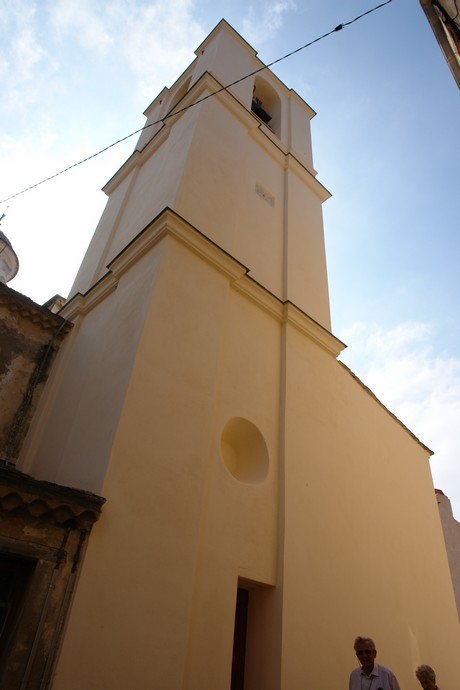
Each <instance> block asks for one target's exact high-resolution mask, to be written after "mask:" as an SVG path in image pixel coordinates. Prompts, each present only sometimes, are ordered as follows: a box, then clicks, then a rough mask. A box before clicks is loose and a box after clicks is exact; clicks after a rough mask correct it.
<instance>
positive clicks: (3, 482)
mask: <svg viewBox="0 0 460 690" xmlns="http://www.w3.org/2000/svg"><path fill="white" fill-rule="evenodd" d="M104 503H105V498H102V497H101V496H96V495H95V494H91V493H89V492H87V491H80V490H78V489H71V488H69V487H65V486H60V485H58V484H52V483H51V482H46V481H41V480H38V479H34V478H33V477H30V476H29V475H27V474H23V473H22V472H19V471H18V470H16V469H11V468H8V467H1V466H0V513H2V512H3V513H9V514H11V515H15V514H16V515H19V514H22V515H24V514H26V515H27V516H28V517H30V518H34V519H36V520H47V521H51V522H52V523H54V524H56V525H64V524H69V523H72V524H73V526H74V527H75V528H78V529H90V528H91V526H92V525H93V523H94V522H96V520H98V518H99V515H100V513H101V509H102V506H103V504H104Z"/></svg>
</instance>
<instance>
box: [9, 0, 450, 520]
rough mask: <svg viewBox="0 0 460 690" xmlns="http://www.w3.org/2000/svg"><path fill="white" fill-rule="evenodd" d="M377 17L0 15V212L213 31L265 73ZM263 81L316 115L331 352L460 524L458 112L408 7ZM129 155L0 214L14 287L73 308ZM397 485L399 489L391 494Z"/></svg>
mask: <svg viewBox="0 0 460 690" xmlns="http://www.w3.org/2000/svg"><path fill="white" fill-rule="evenodd" d="M377 4H378V2H377V1H375V2H371V0H348V1H346V0H279V1H273V0H264V1H262V0H254V1H253V2H249V3H248V2H240V1H239V0H237V1H234V2H232V3H227V2H226V3H224V2H221V1H220V0H213V2H210V1H208V0H195V1H193V0H170V2H169V3H164V2H148V1H144V2H142V1H140V0H111V1H110V2H103V1H99V2H98V1H97V0H52V1H51V0H36V1H33V0H1V3H0V7H1V12H0V29H1V36H2V41H1V44H0V79H1V83H2V96H1V100H0V126H1V131H2V137H1V140H0V198H1V199H4V198H6V197H8V196H9V195H10V194H14V193H16V192H17V191H20V190H21V189H23V188H25V187H27V186H29V185H31V184H34V183H35V182H37V181H39V180H40V179H42V178H44V177H46V176H48V175H51V174H53V173H55V172H57V171H58V170H61V169H62V168H65V167H67V166H68V165H70V164H72V163H74V162H76V161H78V160H81V159H82V158H85V157H86V156H89V155H91V154H92V153H94V152H96V151H98V150H100V149H102V148H104V147H105V146H107V145H109V144H110V143H111V142H113V141H115V140H117V139H119V138H121V137H123V136H125V135H126V134H129V133H130V132H132V131H134V130H136V129H138V128H139V127H141V126H142V125H143V123H144V118H143V116H142V112H143V110H144V109H145V108H146V107H147V105H148V104H149V103H150V102H151V101H152V100H153V98H154V97H155V96H156V94H157V93H158V92H159V91H160V90H161V89H162V88H163V86H169V85H171V84H172V83H173V82H174V81H175V79H176V78H177V77H178V76H179V75H180V74H181V72H182V71H183V70H184V69H185V67H186V66H187V65H188V64H189V63H190V62H191V61H192V59H193V57H194V55H193V51H194V50H195V48H196V47H197V46H198V45H199V43H200V42H201V41H202V39H203V38H204V37H205V36H206V35H207V34H208V33H209V32H210V31H211V29H212V28H213V27H214V26H215V25H216V24H217V23H218V21H219V20H220V19H221V18H222V17H224V18H225V19H227V21H229V23H230V24H232V25H233V26H234V28H235V29H236V30H237V31H239V32H240V33H241V34H242V35H243V37H244V38H246V40H247V41H248V42H249V43H250V44H251V45H253V46H254V48H255V49H256V50H257V51H258V54H259V57H260V58H261V59H262V60H263V61H264V62H266V63H268V62H271V61H273V60H275V59H277V58H279V57H281V56H283V55H285V54H286V53H289V52H290V51H292V50H294V49H295V48H298V47H299V46H302V45H304V44H305V43H307V42H309V41H311V40H313V39H315V38H316V37H318V36H320V35H322V34H324V33H326V32H328V31H330V30H331V29H332V28H334V27H335V26H336V25H337V24H339V23H342V22H347V21H349V20H351V19H353V18H354V17H356V16H357V15H359V14H361V13H363V12H365V11H367V10H369V9H371V8H372V7H374V6H375V5H377ZM273 70H274V71H275V73H276V74H277V75H278V76H279V77H280V78H281V79H282V80H283V81H284V82H285V83H286V84H287V85H288V86H289V87H292V88H294V89H295V90H296V91H297V92H298V93H299V95H300V96H301V97H302V98H304V100H306V101H307V102H308V103H309V104H310V106H311V107H312V108H313V109H314V110H315V111H316V112H317V113H318V114H317V116H316V117H315V118H314V120H313V123H312V134H313V152H314V163H315V167H316V169H317V170H318V177H319V179H320V180H321V182H322V183H323V184H324V185H325V186H326V187H327V188H328V189H329V190H330V191H331V192H332V194H333V196H332V198H331V199H330V200H329V201H327V202H326V203H325V204H324V207H323V208H324V223H325V236H326V246H327V258H328V270H329V282H330V296H331V311H332V323H333V331H334V333H335V335H337V336H338V337H339V338H341V339H342V340H343V341H344V342H345V343H347V344H348V349H347V350H346V351H345V353H344V354H343V356H342V359H343V361H344V362H345V363H346V364H347V365H348V366H350V367H351V368H352V369H353V371H355V372H356V374H357V375H358V376H359V377H360V378H362V379H363V381H364V382H365V383H366V385H368V386H369V387H370V388H371V389H372V390H373V391H374V392H375V394H376V395H377V396H378V397H379V398H380V399H381V400H382V402H384V404H385V405H387V406H388V407H389V408H390V409H391V410H392V411H393V412H394V413H395V414H396V415H397V416H398V417H399V418H400V419H401V420H402V421H403V422H404V423H405V424H407V425H408V426H409V428H411V430H412V431H413V432H414V433H415V434H416V435H417V436H418V437H419V438H420V439H421V440H422V441H423V442H424V443H425V444H426V445H428V446H429V447H430V448H432V449H433V450H434V451H435V455H434V456H433V459H432V461H431V467H432V472H433V477H434V482H435V485H436V486H437V487H438V488H440V489H442V490H443V491H444V493H446V494H447V495H448V496H449V498H450V499H451V501H452V506H453V510H454V515H455V516H456V517H457V519H460V475H459V460H460V326H459V319H458V311H459V294H460V290H459V288H460V271H459V268H458V267H459V263H460V261H459V260H460V243H459V239H458V230H459V221H458V215H459V214H458V210H457V207H458V199H459V191H458V190H459V176H458V157H459V152H460V128H459V126H458V123H459V122H460V102H459V93H458V88H457V86H456V84H455V82H454V80H453V78H452V76H451V74H450V71H449V69H448V67H447V65H446V63H445V61H444V59H443V56H442V54H441V51H440V49H439V47H438V45H437V43H436V41H435V38H434V36H433V33H432V31H431V29H430V27H429V25H428V22H427V20H426V17H425V15H424V13H423V11H422V9H421V7H420V5H419V2H418V0H393V1H392V2H391V3H390V4H388V5H387V6H385V7H382V8H381V9H379V10H377V11H376V12H374V13H373V14H371V15H369V16H367V17H365V18H363V19H361V20H360V21H358V22H356V23H354V24H352V25H351V26H349V27H347V28H345V29H343V30H342V31H340V32H337V33H334V34H333V35H332V36H330V37H328V38H326V39H325V40H323V41H321V42H319V43H317V44H315V45H314V46H312V47H310V48H307V49H305V50H303V51H301V52H299V53H298V54H296V55H294V56H292V57H291V58H288V59H286V60H284V61H283V62H280V63H279V64H277V65H276V66H275V67H274V68H273ZM136 139H137V137H133V138H132V139H130V140H128V141H127V142H124V143H123V144H120V145H118V146H116V147H114V148H112V149H110V150H109V151H107V152H106V153H105V154H103V155H101V156H99V157H97V158H95V159H93V160H92V161H90V162H88V163H87V164H85V165H82V166H80V167H77V168H75V169H74V170H72V171H70V172H68V173H66V174H65V175H62V176H60V177H58V178H56V179H55V180H53V181H51V182H48V183H46V184H44V185H41V186H39V187H37V188H36V189H34V190H32V191H30V192H27V193H26V194H24V195H21V196H18V197H17V198H15V199H12V200H11V201H9V202H6V203H3V204H0V214H1V213H2V212H4V213H6V218H5V219H4V220H3V223H2V230H3V231H4V232H5V234H6V235H7V236H8V238H9V239H10V240H11V242H12V243H13V246H14V248H15V250H16V252H17V254H18V256H19V260H20V271H19V274H18V276H17V278H16V279H15V280H14V281H12V282H11V283H10V285H11V287H13V288H14V289H16V290H18V291H20V292H23V293H24V294H26V295H28V296H30V297H32V298H33V299H35V300H36V301H37V302H40V303H41V302H44V301H45V300H47V299H48V298H49V297H51V296H52V295H54V294H56V293H60V294H62V295H64V296H65V295H66V294H67V293H68V291H69V289H70V286H71V284H72V282H73V278H74V275H75V273H76V271H77V268H78V266H79V263H80V261H81V259H82V256H83V254H84V251H85V249H86V247H87V244H88V242H89V240H90V238H91V236H92V233H93V231H94V228H95V226H96V224H97V221H98V218H99V216H100V214H101V212H102V209H103V206H104V204H105V199H106V197H105V195H104V194H103V193H102V192H101V191H100V189H101V187H102V186H103V185H104V183H105V182H106V181H107V180H108V179H109V178H110V177H111V175H112V174H113V172H114V171H115V170H116V169H117V168H118V167H119V166H120V165H121V164H122V163H123V161H124V160H125V159H126V158H127V156H128V155H129V153H130V152H131V150H132V149H133V147H134V145H135V143H136ZM395 481H397V477H395Z"/></svg>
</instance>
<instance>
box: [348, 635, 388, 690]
mask: <svg viewBox="0 0 460 690" xmlns="http://www.w3.org/2000/svg"><path fill="white" fill-rule="evenodd" d="M353 646H354V650H355V653H356V656H357V657H358V661H359V668H355V670H354V671H352V672H351V674H350V685H349V690H400V687H399V684H398V681H397V680H396V676H395V675H394V673H393V672H392V671H390V669H389V668H386V667H385V666H380V664H377V662H376V661H375V657H376V656H377V649H376V648H375V644H374V641H373V640H371V638H370V637H357V638H356V640H355V643H354V645H353Z"/></svg>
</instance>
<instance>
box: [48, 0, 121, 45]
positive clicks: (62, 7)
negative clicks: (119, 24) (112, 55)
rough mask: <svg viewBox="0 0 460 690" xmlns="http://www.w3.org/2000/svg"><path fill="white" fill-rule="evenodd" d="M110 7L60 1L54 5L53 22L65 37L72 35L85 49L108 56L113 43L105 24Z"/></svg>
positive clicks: (88, 2) (68, 0)
mask: <svg viewBox="0 0 460 690" xmlns="http://www.w3.org/2000/svg"><path fill="white" fill-rule="evenodd" d="M109 7H110V3H107V5H106V6H105V7H104V6H102V8H101V7H100V6H98V5H97V4H95V3H94V2H91V1H90V0H78V2H75V0H59V1H58V2H56V3H54V4H53V5H52V9H51V21H52V23H53V24H54V26H55V28H56V30H57V31H58V32H60V33H61V34H62V36H63V37H64V36H65V35H66V34H71V36H72V38H73V40H75V41H76V42H78V43H81V44H82V45H83V46H84V47H86V48H90V49H93V50H96V51H97V52H99V53H102V54H106V53H107V51H108V49H109V47H110V45H111V43H112V38H111V36H110V34H109V32H108V31H107V28H106V25H105V22H104V12H106V11H107V10H108V8H109ZM100 9H102V12H100ZM98 11H99V12H100V14H102V16H99V15H98Z"/></svg>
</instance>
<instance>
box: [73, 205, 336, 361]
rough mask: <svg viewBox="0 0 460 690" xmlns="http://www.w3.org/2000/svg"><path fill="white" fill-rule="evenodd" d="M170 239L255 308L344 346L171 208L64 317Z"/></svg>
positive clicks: (88, 304) (323, 342) (83, 309)
mask: <svg viewBox="0 0 460 690" xmlns="http://www.w3.org/2000/svg"><path fill="white" fill-rule="evenodd" d="M168 237H170V238H172V239H174V240H176V241H178V242H180V243H181V244H182V245H184V246H186V247H187V248H188V249H189V250H190V251H192V252H194V253H195V254H196V255H197V256H199V257H200V258H201V259H202V260H204V261H206V262H207V263H209V264H210V265H212V266H213V267H214V268H215V269H216V270H217V271H219V272H221V273H223V274H224V275H226V276H227V278H228V279H229V281H230V284H231V287H232V288H233V289H234V290H237V291H238V292H240V293H241V294H244V295H245V297H247V299H250V300H251V301H252V302H253V303H255V304H257V306H258V307H260V308H261V309H263V310H264V311H266V312H267V313H269V314H270V315H271V316H272V317H273V318H275V319H276V320H278V321H279V322H280V323H288V324H290V325H292V326H294V327H295V328H297V329H298V330H299V331H301V332H302V333H303V334H304V335H306V336H307V337H308V338H309V339H310V340H312V341H314V342H315V343H316V344H318V345H320V346H321V347H322V348H323V349H324V350H326V351H327V352H329V353H330V354H332V355H333V356H334V357H337V356H338V355H339V353H340V352H341V351H342V350H343V349H344V348H345V347H346V346H345V345H344V343H342V342H341V341H340V340H338V339H337V338H336V337H335V336H333V335H332V334H331V333H330V332H329V331H327V330H326V329H325V328H323V326H321V325H320V324H319V323H317V322H316V321H315V320H314V319H312V318H311V317H310V316H308V315H307V314H305V313H304V312H303V311H302V310H301V309H299V308H298V307H296V306H295V305H294V304H292V302H289V301H286V302H283V301H282V300H280V299H279V298H278V297H276V296H275V295H273V294H272V293H271V292H269V291H268V290H267V289H266V288H264V287H263V286H262V285H260V283H258V282H257V281H256V280H254V278H252V277H251V276H250V275H248V268H247V267H246V266H244V265H243V264H241V263H240V262H239V261H237V260H236V259H234V258H233V257H232V256H230V255H229V254H227V253H226V252H225V251H224V250H223V249H222V248H221V247H219V246H218V245H217V244H215V243H214V242H212V241H211V240H210V239H209V238H207V237H206V236H205V235H203V234H202V233H201V232H200V231H199V230H197V229H196V228H195V227H193V226H192V225H190V224H189V223H187V221H186V220H184V218H182V217H181V216H179V215H178V214H177V213H175V212H174V211H172V210H171V209H169V208H167V209H165V210H164V211H163V212H162V213H161V214H160V215H159V216H157V217H156V218H155V219H154V220H153V221H152V222H151V223H150V224H149V225H148V226H147V227H146V228H145V229H144V230H143V231H142V232H141V233H139V235H137V237H135V238H134V239H133V240H132V241H131V242H130V243H129V244H128V245H127V246H126V247H125V249H124V250H123V251H122V252H120V254H118V256H116V257H115V258H114V259H113V261H111V262H110V264H109V265H108V267H107V268H108V272H107V273H106V274H105V276H103V277H102V278H101V279H100V280H99V282H98V283H96V285H95V286H94V287H93V288H91V289H90V290H89V291H88V292H87V293H86V294H85V295H82V294H80V293H78V294H76V295H75V296H74V297H73V298H72V299H71V300H69V302H68V303H67V304H66V305H65V306H64V307H63V310H62V312H63V313H64V314H65V316H66V318H68V319H73V320H75V319H76V318H77V317H78V316H79V315H81V314H86V313H88V312H90V311H91V310H92V309H94V307H95V306H96V305H97V304H99V302H101V301H102V300H103V299H104V298H105V297H106V296H107V295H108V294H110V293H111V292H112V291H113V290H115V289H116V287H117V284H118V281H119V279H120V278H121V276H123V275H124V274H125V273H126V272H127V271H128V270H129V269H130V268H131V266H133V265H134V264H136V263H137V262H138V261H139V260H140V259H141V258H142V257H143V256H144V255H145V254H147V253H148V252H149V251H151V250H152V249H153V248H154V247H155V246H156V245H157V244H159V243H160V242H161V241H162V240H164V239H166V238H168Z"/></svg>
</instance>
